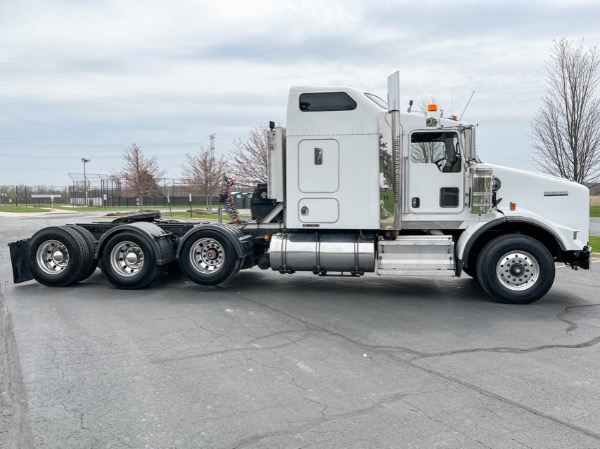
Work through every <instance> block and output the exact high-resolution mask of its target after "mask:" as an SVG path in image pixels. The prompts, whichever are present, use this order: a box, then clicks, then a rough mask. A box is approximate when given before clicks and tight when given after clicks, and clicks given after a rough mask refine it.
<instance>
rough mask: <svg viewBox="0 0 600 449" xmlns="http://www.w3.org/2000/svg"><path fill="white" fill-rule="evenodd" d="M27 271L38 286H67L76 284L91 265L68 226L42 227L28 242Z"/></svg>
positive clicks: (90, 256)
mask: <svg viewBox="0 0 600 449" xmlns="http://www.w3.org/2000/svg"><path fill="white" fill-rule="evenodd" d="M27 261H28V265H29V271H30V272H31V274H32V276H33V278H34V279H35V280H36V281H38V282H39V283H40V284H43V285H46V286H48V287H66V286H68V285H71V284H75V283H76V282H79V280H80V279H81V277H82V275H83V274H84V273H85V272H87V271H88V270H89V269H90V266H91V265H92V264H93V254H90V252H89V250H88V246H87V244H86V242H85V240H84V239H83V237H81V235H80V234H79V233H78V232H77V231H74V230H73V229H71V228H69V227H67V226H60V227H54V226H53V227H50V228H44V229H41V230H39V231H38V232H36V233H35V234H34V235H33V237H31V239H30V240H29V247H28V250H27Z"/></svg>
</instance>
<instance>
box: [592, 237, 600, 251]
mask: <svg viewBox="0 0 600 449" xmlns="http://www.w3.org/2000/svg"><path fill="white" fill-rule="evenodd" d="M590 246H591V247H592V252H593V253H600V237H597V236H590Z"/></svg>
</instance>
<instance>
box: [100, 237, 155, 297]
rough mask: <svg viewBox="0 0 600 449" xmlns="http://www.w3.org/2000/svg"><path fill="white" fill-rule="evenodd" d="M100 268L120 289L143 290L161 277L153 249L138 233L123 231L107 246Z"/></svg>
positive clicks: (111, 239)
mask: <svg viewBox="0 0 600 449" xmlns="http://www.w3.org/2000/svg"><path fill="white" fill-rule="evenodd" d="M100 267H101V269H102V272H103V273H104V276H106V279H108V282H110V283H111V284H112V285H114V286H115V287H117V288H120V289H125V290H136V289H140V288H144V287H146V286H148V285H150V284H151V283H152V282H155V281H156V280H157V279H158V278H159V277H160V272H161V268H160V267H159V266H158V265H156V254H155V253H154V248H152V246H151V245H150V244H149V243H148V242H147V241H146V240H145V239H144V238H143V237H141V236H140V235H139V234H137V233H135V232H121V233H119V234H117V235H115V236H113V237H111V238H110V239H109V240H108V241H107V242H106V245H104V248H103V250H102V258H101V264H100Z"/></svg>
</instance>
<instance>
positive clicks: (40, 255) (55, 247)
mask: <svg viewBox="0 0 600 449" xmlns="http://www.w3.org/2000/svg"><path fill="white" fill-rule="evenodd" d="M36 260H37V264H38V266H39V267H40V268H41V269H42V271H43V272H44V273H46V274H60V273H62V272H63V271H64V269H65V268H67V265H69V251H68V250H67V247H66V246H65V245H64V244H63V243H62V242H60V241H58V240H46V241H45V242H43V243H42V244H41V245H40V246H39V247H38V249H37V253H36Z"/></svg>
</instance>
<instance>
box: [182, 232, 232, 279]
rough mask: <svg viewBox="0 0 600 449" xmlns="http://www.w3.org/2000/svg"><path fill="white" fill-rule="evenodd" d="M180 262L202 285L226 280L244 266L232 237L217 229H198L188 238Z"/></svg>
mask: <svg viewBox="0 0 600 449" xmlns="http://www.w3.org/2000/svg"><path fill="white" fill-rule="evenodd" d="M179 265H180V266H181V270H182V271H183V272H184V273H185V275H186V276H187V277H188V278H189V279H191V280H192V281H194V282H195V283H196V284H199V285H217V284H220V283H222V282H225V281H226V280H227V279H229V278H230V277H231V276H233V275H234V274H235V273H237V272H238V271H239V269H240V266H241V265H240V261H239V260H238V258H237V255H236V253H235V249H234V248H233V245H232V244H231V243H230V242H229V239H227V237H225V236H223V235H222V234H221V233H219V232H216V231H213V230H203V231H198V232H196V233H195V234H193V235H192V236H190V238H188V239H187V240H186V241H185V243H184V244H183V247H182V249H181V255H180V258H179Z"/></svg>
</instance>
